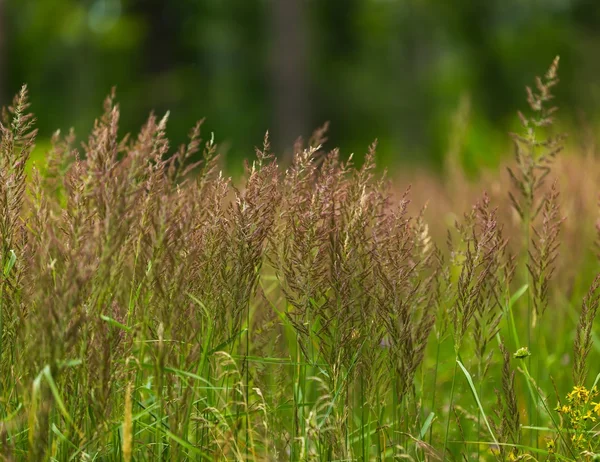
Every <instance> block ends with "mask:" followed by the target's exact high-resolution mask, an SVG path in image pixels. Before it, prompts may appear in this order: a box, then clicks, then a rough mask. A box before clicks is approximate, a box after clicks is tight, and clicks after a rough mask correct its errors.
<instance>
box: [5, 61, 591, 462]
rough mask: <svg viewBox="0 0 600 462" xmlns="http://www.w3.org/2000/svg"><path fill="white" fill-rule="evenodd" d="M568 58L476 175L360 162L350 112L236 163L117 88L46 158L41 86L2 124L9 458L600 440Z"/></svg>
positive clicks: (551, 449)
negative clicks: (287, 155)
mask: <svg viewBox="0 0 600 462" xmlns="http://www.w3.org/2000/svg"><path fill="white" fill-rule="evenodd" d="M557 72H558V58H557V59H556V60H555V61H554V62H553V63H552V65H551V66H550V68H549V70H548V71H547V72H546V74H545V75H544V76H543V77H541V78H539V79H537V80H536V82H535V84H534V85H532V88H531V89H527V103H528V105H527V109H526V110H524V111H523V113H522V114H521V113H519V114H520V118H521V122H522V130H521V132H520V133H518V134H514V135H512V138H513V141H514V150H515V151H514V152H515V155H514V158H513V159H511V161H510V162H509V163H508V164H507V167H508V169H503V170H502V171H500V172H488V173H486V174H484V175H483V176H482V178H481V179H480V180H479V181H476V182H468V181H467V180H466V179H465V178H464V175H463V174H462V172H461V169H460V168H459V167H457V166H456V165H449V168H448V169H447V173H448V174H447V175H446V176H445V177H444V179H443V180H442V179H440V178H438V177H434V176H432V175H427V174H421V175H418V176H413V177H411V178H402V177H401V176H400V177H398V178H388V177H387V176H386V175H385V174H381V173H380V172H379V170H377V169H376V166H375V157H376V144H373V145H372V146H371V147H370V148H369V149H368V151H367V153H366V155H365V157H364V162H362V163H361V165H360V166H359V167H356V166H355V165H354V164H353V162H352V158H351V157H350V159H349V160H347V161H346V160H341V159H342V156H341V155H340V153H339V152H338V151H337V150H333V151H331V152H326V151H324V150H323V149H322V145H323V144H324V143H325V141H326V129H325V127H324V128H323V129H320V130H317V131H316V132H315V133H314V134H313V136H312V138H311V139H309V140H306V141H302V140H300V141H298V142H297V143H296V146H295V148H294V157H293V161H292V163H291V165H290V166H289V167H287V168H282V167H280V166H279V165H278V161H277V158H276V157H275V156H274V154H273V153H272V152H271V150H270V146H269V138H268V136H265V140H264V144H263V146H262V147H261V148H259V149H256V154H255V157H254V160H252V161H251V162H249V163H248V165H246V173H245V176H244V178H243V179H242V181H241V182H237V181H236V182H234V181H232V180H231V179H230V178H228V177H226V176H225V175H224V174H223V172H221V171H220V169H219V157H218V155H217V153H218V147H217V146H216V144H215V142H214V138H213V137H208V139H205V140H202V139H201V125H202V124H201V123H199V124H198V125H197V126H195V127H194V128H193V129H192V131H191V132H190V137H189V143H188V144H187V145H185V146H182V147H180V148H179V149H175V150H174V149H171V147H170V146H169V141H168V139H167V137H166V129H167V119H168V116H165V117H162V118H159V117H156V116H154V115H150V117H149V118H148V120H147V122H146V124H145V125H144V126H143V127H142V129H141V130H140V132H139V134H138V135H137V136H122V134H120V133H119V107H118V105H117V104H116V102H115V97H114V94H113V95H111V96H109V97H108V98H107V99H106V101H105V104H104V113H103V115H102V116H101V117H100V118H99V119H98V120H97V121H96V123H95V125H94V128H93V130H92V132H91V134H90V135H89V138H87V140H86V141H84V142H83V143H82V142H80V141H77V140H76V137H75V135H74V134H73V133H69V134H66V135H61V134H60V133H58V132H57V133H56V135H55V136H54V138H53V140H52V147H51V149H49V152H48V153H47V154H46V156H45V158H44V162H42V163H36V165H34V166H33V169H32V170H31V172H29V169H28V167H27V166H28V160H29V156H30V154H31V152H32V150H33V148H34V142H35V137H36V130H35V120H34V118H33V116H32V115H31V114H29V112H28V100H27V91H26V88H23V90H22V91H21V92H20V93H19V94H18V95H17V96H16V98H15V100H14V103H13V104H12V106H11V107H10V108H8V109H7V110H5V111H4V112H3V116H2V125H1V128H0V209H1V212H0V271H1V277H0V454H1V458H2V460H5V461H20V460H30V461H125V462H131V461H159V460H160V461H162V460H170V461H184V460H198V461H202V460H212V461H215V460H235V461H247V460H249V461H265V460H272V461H280V460H294V461H300V460H302V461H304V460H307V461H309V460H310V461H313V460H314V461H350V460H357V461H361V460H362V461H366V460H375V461H388V460H396V459H402V460H415V461H435V460H465V461H471V460H492V461H493V460H498V461H517V460H538V461H554V460H567V461H591V460H598V459H600V438H598V433H599V432H600V404H599V403H600V390H599V388H598V382H599V381H600V368H598V366H597V365H598V364H600V362H599V360H600V339H599V338H598V335H597V332H598V331H597V325H598V324H597V323H596V322H595V318H596V314H597V311H598V307H599V305H600V276H598V274H599V272H600V260H599V255H598V253H599V252H600V247H598V244H600V221H598V219H599V217H600V213H599V208H598V201H597V199H598V189H597V185H598V184H599V180H600V163H599V162H598V159H597V157H596V153H595V147H594V146H593V144H592V143H588V142H587V141H586V140H582V141H581V143H580V145H581V147H580V148H579V149H575V150H576V151H578V152H576V153H573V152H567V153H562V152H561V150H562V147H563V143H565V137H564V136H563V135H560V134H556V133H554V131H555V129H554V123H553V122H554V120H553V118H554V117H555V112H556V109H555V108H554V106H553V104H552V90H553V88H554V86H555V85H556V84H557V82H558V76H557ZM456 130H457V133H458V132H459V128H456ZM572 150H573V149H571V150H569V151H572ZM198 158H200V159H201V160H200V161H195V159H198ZM450 159H451V158H450ZM408 182H410V183H412V187H410V188H404V187H403V186H402V185H404V184H405V183H408Z"/></svg>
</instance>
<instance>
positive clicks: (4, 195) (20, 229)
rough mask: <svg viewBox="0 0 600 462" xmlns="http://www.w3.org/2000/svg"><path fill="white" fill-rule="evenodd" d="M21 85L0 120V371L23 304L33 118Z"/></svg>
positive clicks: (10, 356) (9, 351)
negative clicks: (25, 209)
mask: <svg viewBox="0 0 600 462" xmlns="http://www.w3.org/2000/svg"><path fill="white" fill-rule="evenodd" d="M28 108H29V101H28V97H27V87H26V86H23V87H22V88H21V91H20V92H19V93H18V95H17V96H15V98H14V100H13V103H12V105H11V106H10V107H9V108H8V110H6V109H3V114H2V121H1V123H0V268H1V270H2V278H1V280H0V363H1V364H0V367H2V370H3V371H4V372H3V375H4V376H7V375H10V373H9V372H8V370H9V369H10V365H11V363H12V361H14V354H15V352H14V349H13V348H11V346H14V340H13V339H14V337H15V336H16V335H17V332H16V330H17V329H19V325H20V324H21V322H20V321H22V316H23V314H22V313H24V312H25V311H26V307H25V306H24V305H23V304H22V300H21V291H22V284H23V281H22V278H23V276H24V273H25V255H24V254H25V252H26V247H27V232H26V225H25V222H24V221H23V220H22V212H23V205H24V201H25V190H26V174H25V164H26V163H27V160H28V159H29V155H30V154H31V151H32V150H33V148H34V143H35V137H36V134H37V130H36V129H34V124H35V118H34V117H33V115H32V114H30V113H29V112H28V111H27V110H28Z"/></svg>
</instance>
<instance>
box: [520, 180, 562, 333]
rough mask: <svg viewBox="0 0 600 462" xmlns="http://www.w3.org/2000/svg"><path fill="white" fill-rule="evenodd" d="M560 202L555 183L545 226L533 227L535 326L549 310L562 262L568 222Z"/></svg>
mask: <svg viewBox="0 0 600 462" xmlns="http://www.w3.org/2000/svg"><path fill="white" fill-rule="evenodd" d="M558 199H559V191H558V187H557V185H556V182H554V183H553V184H552V187H551V189H550V190H549V191H548V192H547V193H546V195H545V197H544V202H543V210H542V223H541V226H540V227H535V226H534V227H533V232H534V237H533V239H532V240H531V249H530V250H529V262H528V263H527V269H528V271H529V274H530V276H531V282H532V286H533V287H532V289H533V290H532V292H533V307H534V311H533V320H532V325H533V326H535V325H536V324H537V320H538V319H539V318H540V317H541V316H542V315H543V314H544V312H545V311H546V308H547V306H548V284H549V282H550V281H551V280H552V276H553V275H554V271H555V266H556V264H555V262H556V259H557V258H558V249H559V245H560V241H559V235H560V228H561V224H562V222H563V221H564V218H563V217H561V216H560V208H559V203H558Z"/></svg>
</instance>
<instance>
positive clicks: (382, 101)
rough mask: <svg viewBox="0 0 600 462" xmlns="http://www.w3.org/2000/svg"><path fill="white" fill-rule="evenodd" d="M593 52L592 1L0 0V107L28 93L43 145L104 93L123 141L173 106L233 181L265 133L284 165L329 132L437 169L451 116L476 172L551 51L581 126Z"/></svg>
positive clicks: (338, 142) (572, 119) (598, 33)
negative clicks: (203, 135)
mask: <svg viewBox="0 0 600 462" xmlns="http://www.w3.org/2000/svg"><path fill="white" fill-rule="evenodd" d="M599 50H600V2H599V1H598V0H485V1H483V0H0V96H1V99H2V103H3V104H4V103H6V102H7V101H9V100H10V97H11V95H12V94H14V93H15V92H16V91H17V90H18V88H19V87H20V85H21V84H22V83H27V84H28V85H29V88H30V94H31V99H32V102H33V105H32V107H33V111H34V112H35V113H36V115H37V116H38V119H39V124H38V126H39V129H40V140H41V144H42V146H43V143H44V140H47V139H48V138H49V137H50V135H51V133H52V132H53V131H54V130H55V129H57V128H61V129H63V130H66V129H68V128H69V127H71V126H72V127H74V128H75V129H76V132H77V133H78V134H79V135H80V136H81V135H85V134H86V133H87V132H88V130H89V129H90V127H91V126H92V123H93V119H94V118H95V117H96V116H97V115H98V114H99V112H100V110H101V103H102V100H103V98H104V96H105V95H106V94H107V93H108V92H109V91H110V88H111V87H112V86H113V85H116V86H117V95H118V99H119V101H120V103H121V107H122V110H123V113H122V127H123V132H130V131H131V132H135V131H136V130H137V129H138V128H139V126H140V125H141V124H142V123H143V121H144V120H145V118H146V117H147V114H148V112H149V111H150V110H155V111H156V112H157V113H159V114H161V113H163V112H165V111H167V110H170V111H171V117H170V125H169V136H170V137H171V139H172V140H173V142H174V143H175V144H178V143H181V142H184V141H185V137H186V134H187V132H188V130H189V128H190V127H191V126H192V125H193V124H194V122H195V121H196V120H198V119H200V118H202V117H206V118H207V121H206V124H205V131H208V132H211V131H212V132H214V133H215V138H216V140H217V141H218V142H220V143H221V144H222V145H223V146H225V148H226V163H227V165H228V166H229V167H230V168H232V169H234V170H235V168H236V166H237V165H239V164H241V163H240V162H239V160H240V159H241V158H248V157H250V156H252V154H253V147H254V146H255V145H259V144H260V143H261V140H262V137H263V134H264V132H265V130H267V129H269V130H270V132H271V134H272V139H273V143H274V145H275V147H276V149H277V152H279V153H282V155H285V152H287V150H288V149H289V147H290V146H291V145H292V144H293V142H294V140H295V139H296V137H298V136H300V135H302V136H307V135H309V134H310V133H311V132H312V130H313V129H314V128H316V127H317V126H320V125H321V124H323V122H325V121H330V122H331V130H330V137H329V142H328V143H329V144H330V145H331V146H330V147H333V146H340V147H341V148H342V151H343V152H344V153H346V154H347V153H350V152H356V153H357V154H360V153H362V152H364V151H365V149H366V147H367V145H368V144H369V143H370V142H371V141H372V140H373V139H375V138H378V140H379V163H380V165H383V166H386V167H388V168H391V169H399V168H403V167H404V166H406V165H411V166H415V165H416V166H422V167H426V168H431V169H433V170H436V171H439V172H443V166H444V156H445V155H446V153H447V152H448V151H449V149H451V148H452V143H453V141H452V139H453V138H452V137H453V134H455V132H456V130H457V129H456V126H457V123H456V122H457V117H458V118H459V119H460V120H463V122H464V123H463V124H462V125H463V126H464V127H466V128H465V129H464V130H463V134H462V137H461V141H460V150H459V151H460V152H459V158H460V162H461V163H462V164H463V166H464V167H465V168H466V170H467V171H471V172H476V171H477V170H478V169H480V168H482V167H486V166H493V165H495V164H497V163H498V162H499V161H500V160H501V159H502V157H503V156H506V155H507V153H508V152H509V146H508V144H509V142H508V137H507V136H506V132H507V131H509V130H511V129H512V128H514V127H515V125H516V117H515V113H516V110H517V109H520V108H524V107H525V104H526V103H525V92H524V87H525V85H527V84H530V83H531V82H532V81H533V78H534V76H535V75H538V74H540V73H542V72H544V70H545V69H546V68H547V67H548V65H549V64H550V62H551V61H552V59H553V57H554V56H555V55H557V54H558V55H560V56H561V70H560V76H561V81H562V83H561V85H560V87H559V89H558V90H557V100H558V103H559V105H560V106H561V109H562V111H561V115H560V121H561V124H563V125H565V128H566V129H568V130H569V131H570V132H571V133H573V132H576V133H577V132H578V130H581V129H582V127H594V124H595V121H596V120H598V115H599V114H598V108H599V107H600V105H599V104H598V103H599V102H600V78H599V76H600V60H599V59H598V56H599ZM588 131H590V130H588ZM591 132H593V130H591Z"/></svg>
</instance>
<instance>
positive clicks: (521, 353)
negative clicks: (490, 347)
mask: <svg viewBox="0 0 600 462" xmlns="http://www.w3.org/2000/svg"><path fill="white" fill-rule="evenodd" d="M513 356H514V357H515V358H517V359H524V358H527V356H531V352H530V351H529V348H527V347H522V348H519V349H518V350H517V352H516V353H515V354H514V355H513Z"/></svg>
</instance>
